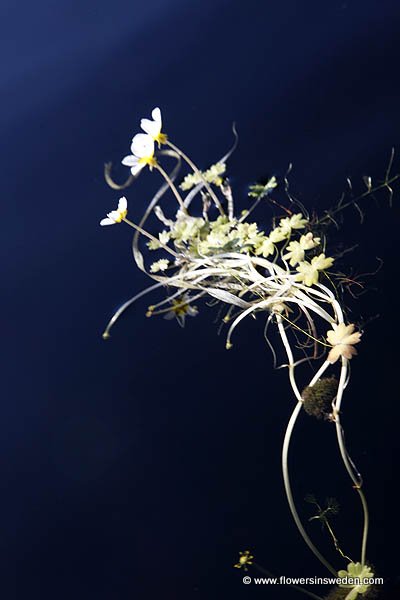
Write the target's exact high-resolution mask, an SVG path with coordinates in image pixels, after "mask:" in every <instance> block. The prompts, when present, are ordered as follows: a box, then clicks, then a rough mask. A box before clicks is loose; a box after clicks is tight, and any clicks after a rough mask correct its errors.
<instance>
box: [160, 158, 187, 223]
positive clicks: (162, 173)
mask: <svg viewBox="0 0 400 600" xmlns="http://www.w3.org/2000/svg"><path fill="white" fill-rule="evenodd" d="M155 168H156V169H157V171H159V172H160V173H161V175H162V176H163V177H164V179H165V181H166V182H167V183H168V185H169V187H170V188H171V191H172V192H173V194H174V196H175V198H176V199H177V200H178V204H179V206H180V207H181V209H182V211H183V212H184V213H187V210H186V208H185V205H184V203H183V200H182V197H181V195H180V193H179V192H178V190H177V189H176V187H175V184H174V183H173V181H172V179H171V178H170V177H169V175H168V174H167V173H166V172H165V171H164V169H163V168H162V167H161V166H160V165H159V164H158V163H157V164H156V165H155Z"/></svg>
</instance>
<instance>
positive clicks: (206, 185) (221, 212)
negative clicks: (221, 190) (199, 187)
mask: <svg viewBox="0 0 400 600" xmlns="http://www.w3.org/2000/svg"><path fill="white" fill-rule="evenodd" d="M166 144H167V146H169V147H170V148H172V150H175V152H177V153H178V154H179V156H181V157H182V158H183V160H184V161H185V162H187V164H188V165H189V166H190V167H191V168H192V169H193V171H194V172H195V173H196V175H197V176H198V177H200V179H201V181H202V182H203V183H204V186H205V188H206V190H207V192H208V193H209V194H210V196H211V198H212V199H213V202H214V204H215V206H216V207H217V208H218V210H219V212H220V214H221V215H224V214H225V212H224V209H223V208H222V205H221V202H220V201H219V200H218V198H217V196H216V194H215V193H214V191H213V190H212V188H211V186H210V185H209V183H208V182H207V181H206V180H205V179H204V176H203V173H202V172H201V171H200V169H199V168H198V167H196V165H195V164H194V162H193V161H192V160H191V159H190V158H189V157H188V156H187V155H186V154H184V152H182V150H180V149H179V148H178V147H177V146H175V144H173V143H172V142H170V141H169V140H168V141H167V142H166Z"/></svg>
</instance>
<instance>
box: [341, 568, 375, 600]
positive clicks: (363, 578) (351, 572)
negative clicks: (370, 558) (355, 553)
mask: <svg viewBox="0 0 400 600" xmlns="http://www.w3.org/2000/svg"><path fill="white" fill-rule="evenodd" d="M338 577H340V578H341V579H346V580H351V581H352V582H353V583H339V587H340V588H350V591H349V593H348V594H347V596H345V598H344V600H356V598H357V596H358V595H359V594H361V595H363V594H365V592H366V591H368V589H369V588H370V586H371V583H367V582H368V580H370V579H373V577H374V573H373V572H372V570H371V568H370V567H368V565H362V564H361V563H359V562H357V563H353V562H351V563H349V564H348V565H347V571H345V570H344V569H341V570H340V571H338ZM356 582H357V583H356Z"/></svg>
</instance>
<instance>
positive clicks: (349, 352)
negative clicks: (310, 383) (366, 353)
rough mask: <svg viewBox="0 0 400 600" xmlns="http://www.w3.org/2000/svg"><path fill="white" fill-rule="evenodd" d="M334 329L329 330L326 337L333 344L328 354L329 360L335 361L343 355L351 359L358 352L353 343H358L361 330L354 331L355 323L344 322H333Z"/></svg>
mask: <svg viewBox="0 0 400 600" xmlns="http://www.w3.org/2000/svg"><path fill="white" fill-rule="evenodd" d="M332 327H333V329H331V330H330V331H328V333H327V334H326V338H327V340H328V342H329V343H330V344H331V346H333V348H332V349H331V350H330V352H329V354H328V361H329V362H330V363H332V364H333V363H335V362H336V361H337V360H338V359H339V358H340V357H341V356H344V357H345V358H347V359H350V358H351V357H352V356H354V355H355V354H357V350H356V349H355V348H354V346H353V344H358V343H359V341H360V339H361V332H360V331H356V332H354V325H345V324H344V323H339V324H333V325H332Z"/></svg>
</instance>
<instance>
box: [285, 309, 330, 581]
mask: <svg viewBox="0 0 400 600" xmlns="http://www.w3.org/2000/svg"><path fill="white" fill-rule="evenodd" d="M277 321H278V329H279V333H280V335H281V338H282V342H283V345H284V347H285V350H286V354H287V357H288V362H289V365H288V368H289V379H290V384H291V386H292V389H293V392H294V395H295V396H296V398H297V404H296V406H295V408H294V410H293V412H292V415H291V417H290V419H289V423H288V425H287V428H286V432H285V437H284V440H283V447H282V473H283V482H284V485H285V492H286V497H287V500H288V503H289V508H290V512H291V513H292V517H293V519H294V522H295V523H296V526H297V529H298V530H299V532H300V534H301V536H302V538H303V540H304V541H305V543H306V544H307V546H308V547H309V548H310V550H311V551H312V552H313V553H314V555H315V556H316V557H317V558H318V560H319V561H320V562H321V563H322V564H323V565H324V566H325V567H326V568H327V569H328V571H330V572H331V573H332V574H333V575H334V576H335V577H336V576H337V571H336V570H335V569H334V568H333V567H332V565H331V564H330V563H329V562H328V561H327V560H326V559H325V558H324V557H323V556H322V554H321V553H320V552H319V550H318V549H317V548H316V547H315V546H314V544H313V543H312V541H311V540H310V538H309V536H308V535H307V533H306V531H305V529H304V527H303V524H302V522H301V520H300V517H299V515H298V512H297V510H296V505H295V503H294V499H293V494H292V488H291V485H290V477H289V469H288V454H289V446H290V440H291V437H292V434H293V430H294V426H295V424H296V421H297V417H298V416H299V413H300V411H301V409H302V406H303V401H302V398H301V394H300V392H299V390H298V387H297V384H296V381H295V378H294V361H293V353H292V350H291V348H290V344H289V341H288V339H287V335H286V332H285V328H284V327H283V323H282V319H281V318H280V315H277Z"/></svg>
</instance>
